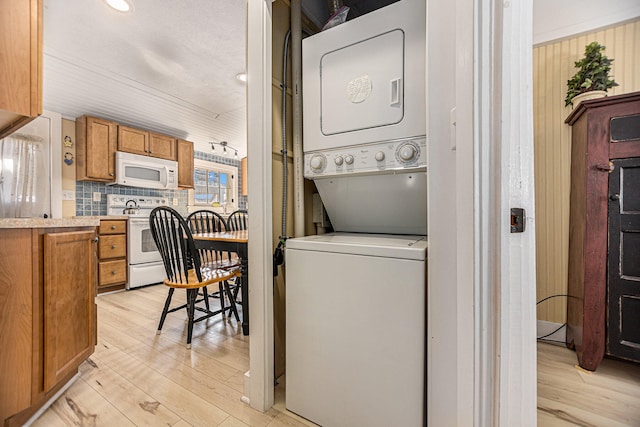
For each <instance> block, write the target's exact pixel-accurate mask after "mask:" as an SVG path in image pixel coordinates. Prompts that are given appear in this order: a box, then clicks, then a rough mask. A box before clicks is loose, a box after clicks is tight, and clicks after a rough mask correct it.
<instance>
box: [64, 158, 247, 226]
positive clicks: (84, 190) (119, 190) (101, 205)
mask: <svg viewBox="0 0 640 427" xmlns="http://www.w3.org/2000/svg"><path fill="white" fill-rule="evenodd" d="M194 157H195V158H196V159H201V160H207V161H211V162H215V163H220V164H223V165H231V166H235V167H237V168H238V176H242V170H241V166H240V160H236V159H233V158H228V157H222V156H214V155H211V154H209V153H204V152H201V151H196V152H195V154H194ZM237 182H238V194H240V193H241V189H242V182H241V180H240V179H238V180H237ZM93 193H100V194H101V197H100V201H99V202H94V201H93ZM107 194H119V195H127V196H153V197H168V198H170V199H174V198H177V199H178V205H177V206H172V207H173V208H175V209H176V210H177V211H178V212H180V214H181V215H185V216H186V215H187V213H188V212H187V204H188V202H189V193H188V190H154V189H149V188H138V187H126V186H122V185H106V184H104V183H102V182H93V181H76V215H77V216H92V215H106V214H107V197H106V195H107ZM246 206H247V197H246V196H239V197H238V208H239V209H246Z"/></svg>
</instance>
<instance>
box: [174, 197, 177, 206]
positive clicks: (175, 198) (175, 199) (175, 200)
mask: <svg viewBox="0 0 640 427" xmlns="http://www.w3.org/2000/svg"><path fill="white" fill-rule="evenodd" d="M173 206H178V198H177V197H174V198H173Z"/></svg>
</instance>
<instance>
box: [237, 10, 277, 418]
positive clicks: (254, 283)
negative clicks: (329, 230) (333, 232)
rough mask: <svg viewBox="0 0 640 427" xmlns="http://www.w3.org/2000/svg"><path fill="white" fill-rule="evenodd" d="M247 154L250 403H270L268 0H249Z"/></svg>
mask: <svg viewBox="0 0 640 427" xmlns="http://www.w3.org/2000/svg"><path fill="white" fill-rule="evenodd" d="M246 5H247V154H248V162H247V163H248V165H247V166H248V167H247V175H248V194H249V195H248V206H249V209H251V221H250V222H249V234H250V235H251V239H250V240H249V271H250V278H251V279H250V280H251V281H250V282H249V298H250V302H251V304H250V306H249V319H250V323H249V330H250V335H249V347H250V349H249V359H250V360H249V372H248V373H247V374H248V375H247V374H245V376H246V377H248V378H247V380H246V381H245V389H244V396H245V400H248V401H249V404H250V405H251V407H252V408H255V409H257V410H259V411H263V412H264V411H266V410H268V409H269V408H270V407H271V406H272V405H273V392H274V390H273V265H272V263H271V259H272V255H271V251H272V246H271V245H272V243H271V242H272V239H271V235H272V218H271V217H272V213H271V209H272V206H271V205H272V187H271V145H272V141H271V121H272V117H271V116H272V112H271V74H272V71H271V25H272V16H271V0H262V1H260V0H257V1H256V0H251V1H247V3H246Z"/></svg>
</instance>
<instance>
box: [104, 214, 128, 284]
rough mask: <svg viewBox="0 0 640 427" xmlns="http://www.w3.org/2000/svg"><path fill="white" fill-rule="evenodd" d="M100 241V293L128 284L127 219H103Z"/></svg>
mask: <svg viewBox="0 0 640 427" xmlns="http://www.w3.org/2000/svg"><path fill="white" fill-rule="evenodd" d="M98 230H99V233H100V241H99V243H98V257H99V261H98V293H103V292H110V291H115V290H119V289H124V288H125V286H126V284H127V265H128V264H127V220H126V219H120V220H104V219H103V220H101V221H100V228H99V229H98Z"/></svg>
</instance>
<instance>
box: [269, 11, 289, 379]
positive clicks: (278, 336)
mask: <svg viewBox="0 0 640 427" xmlns="http://www.w3.org/2000/svg"><path fill="white" fill-rule="evenodd" d="M289 27H290V6H289V4H288V2H286V3H285V2H284V1H283V0H277V1H276V2H274V3H273V48H272V49H273V65H272V67H273V68H272V69H273V86H272V102H273V105H272V111H273V125H272V126H273V128H272V129H273V133H272V134H273V156H272V158H273V163H272V174H273V175H272V176H273V189H272V190H273V247H274V249H275V247H276V245H277V244H278V237H279V236H280V235H281V234H282V194H283V189H282V176H283V175H282V174H283V162H282V154H281V152H280V150H282V87H281V85H282V51H283V48H284V39H285V36H286V34H287V30H288V29H289ZM291 83H292V81H291V55H289V58H288V60H287V85H288V86H289V87H291ZM292 108H293V106H292V92H291V89H290V88H289V89H288V90H287V151H288V153H287V166H288V176H289V179H288V197H287V235H289V236H292V235H293V143H292V138H291V136H292V123H291V117H292ZM273 316H274V329H275V330H274V341H275V342H274V346H275V375H276V378H277V377H279V376H280V375H282V374H283V373H284V370H285V345H286V334H285V319H286V318H285V280H284V271H283V269H280V271H279V272H278V276H277V277H276V278H275V281H274V284H273Z"/></svg>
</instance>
